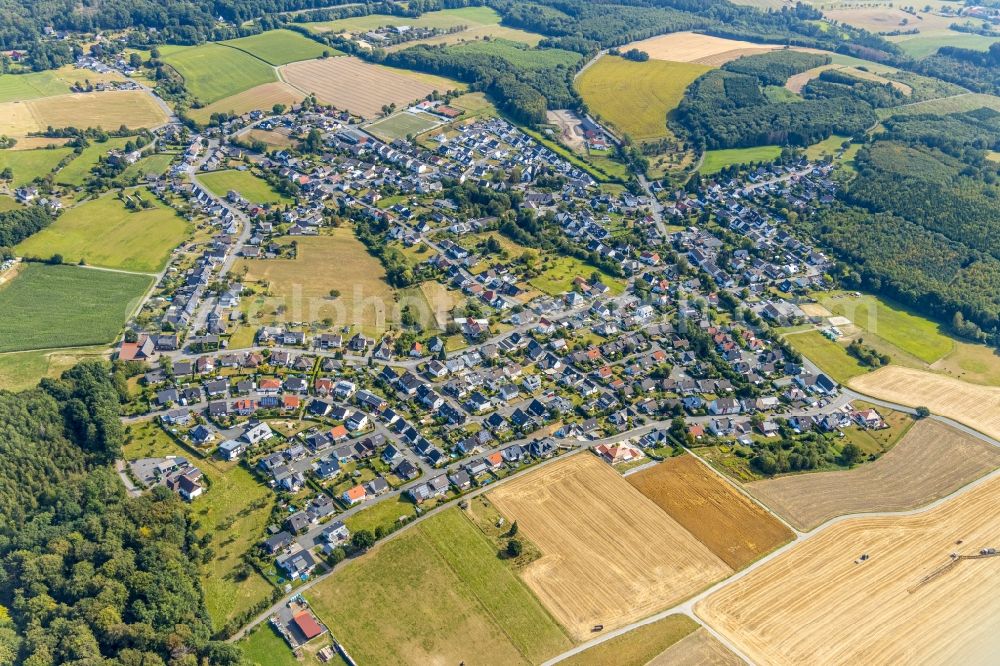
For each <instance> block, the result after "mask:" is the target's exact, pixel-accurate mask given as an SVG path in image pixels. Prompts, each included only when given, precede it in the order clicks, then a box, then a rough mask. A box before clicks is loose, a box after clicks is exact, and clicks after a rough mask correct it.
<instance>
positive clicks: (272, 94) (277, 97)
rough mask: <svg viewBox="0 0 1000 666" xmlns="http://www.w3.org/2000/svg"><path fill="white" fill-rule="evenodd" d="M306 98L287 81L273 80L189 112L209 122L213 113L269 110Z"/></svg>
mask: <svg viewBox="0 0 1000 666" xmlns="http://www.w3.org/2000/svg"><path fill="white" fill-rule="evenodd" d="M303 99H305V94H303V93H302V91H300V90H296V89H295V88H293V87H292V86H290V85H288V84H287V83H282V82H280V81H272V82H271V83H264V84H261V85H259V86H254V87H253V88H250V89H249V90H244V91H243V92H239V93H236V94H235V95H230V96H229V97H224V98H222V99H220V100H218V101H217V102H212V103H211V104H208V105H206V106H203V107H201V108H200V109H191V111H189V112H188V115H190V116H191V117H192V118H194V119H195V120H196V121H198V122H199V123H207V122H208V121H209V119H210V118H211V117H212V114H213V113H233V114H236V115H242V114H244V113H247V112H248V111H254V110H257V109H261V110H265V111H269V110H270V109H271V107H273V106H274V105H275V104H284V105H285V106H291V105H292V104H298V103H299V102H301V101H302V100H303Z"/></svg>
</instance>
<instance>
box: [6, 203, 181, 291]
mask: <svg viewBox="0 0 1000 666" xmlns="http://www.w3.org/2000/svg"><path fill="white" fill-rule="evenodd" d="M127 194H128V195H129V196H133V195H135V194H139V195H140V196H141V197H142V200H144V201H148V202H150V203H151V204H152V206H151V207H150V208H146V209H137V210H128V209H127V208H126V207H125V204H124V203H123V202H122V201H121V200H120V199H118V197H117V196H115V195H114V194H106V195H104V196H102V197H100V198H98V199H94V200H91V201H87V202H84V203H82V204H80V205H78V206H74V207H73V208H70V209H68V210H66V211H64V212H63V214H62V215H60V216H59V218H58V219H56V221H55V222H53V223H52V224H51V225H49V226H48V227H46V228H45V229H43V230H41V231H39V232H38V233H37V234H35V235H33V236H31V237H29V238H28V239H27V240H25V241H24V242H22V243H21V244H20V245H18V246H17V248H16V250H17V253H18V254H19V255H21V256H26V257H38V258H41V259H47V258H48V257H51V256H52V255H53V254H61V255H63V259H64V260H65V261H66V262H67V263H74V264H75V263H78V262H80V261H81V260H82V261H83V262H84V263H86V264H88V265H93V266H102V267H105V268H118V269H121V270H126V271H136V272H142V273H156V272H158V271H160V270H161V269H162V268H163V267H164V266H165V265H166V263H167V261H168V260H169V258H170V253H171V252H172V251H173V249H174V248H176V247H177V246H178V245H180V244H181V242H183V241H184V239H185V238H186V237H187V235H188V234H189V233H190V232H191V225H190V223H189V222H187V221H186V220H185V219H184V218H183V217H181V216H180V215H179V214H178V213H177V212H176V211H174V210H173V209H172V208H169V207H167V206H165V205H164V204H162V203H161V202H160V201H159V200H158V199H156V198H155V197H154V196H153V194H152V193H151V192H149V190H147V189H145V188H139V189H136V190H128V191H127Z"/></svg>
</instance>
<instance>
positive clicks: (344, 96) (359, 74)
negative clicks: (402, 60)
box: [281, 56, 465, 118]
mask: <svg viewBox="0 0 1000 666" xmlns="http://www.w3.org/2000/svg"><path fill="white" fill-rule="evenodd" d="M281 73H282V76H283V77H284V79H285V80H286V81H287V82H288V83H290V84H292V85H293V86H295V87H296V88H298V89H299V90H302V91H304V92H308V93H315V94H316V97H317V99H318V100H319V101H320V102H322V103H323V104H332V105H333V106H335V107H337V108H338V109H346V110H347V111H350V112H351V113H353V114H356V115H359V116H362V117H365V118H373V117H375V116H377V115H379V114H380V113H381V110H382V107H383V106H384V105H387V104H391V103H395V104H396V105H397V106H404V105H407V104H410V103H411V102H414V101H416V100H418V99H422V98H424V97H426V96H427V95H428V94H429V93H431V92H433V91H435V90H437V91H438V92H445V91H446V90H460V89H464V87H465V86H464V85H463V84H461V83H458V82H457V81H452V80H450V79H445V78H442V77H436V76H430V75H428V74H415V73H413V72H408V71H406V70H403V69H394V68H392V67H384V66H382V65H373V64H370V63H367V62H364V61H363V60H360V59H359V58H355V57H353V56H343V57H339V58H327V59H326V60H306V61H303V62H296V63H292V64H290V65H285V66H284V67H282V68H281ZM358 81H364V82H365V85H364V86H359V85H357V82H358Z"/></svg>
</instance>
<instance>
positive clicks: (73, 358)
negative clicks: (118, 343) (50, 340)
mask: <svg viewBox="0 0 1000 666" xmlns="http://www.w3.org/2000/svg"><path fill="white" fill-rule="evenodd" d="M106 357H107V350H105V349H102V348H100V347H90V348H84V349H59V350H57V351H26V352H12V353H8V354H0V389H3V390H6V391H23V390H24V389H29V388H32V387H34V386H36V385H38V382H39V381H40V380H41V379H42V378H43V377H58V376H59V375H61V374H62V373H63V372H64V371H65V370H69V369H70V368H72V367H73V366H74V365H76V364H77V363H79V362H80V361H82V360H84V359H89V358H106Z"/></svg>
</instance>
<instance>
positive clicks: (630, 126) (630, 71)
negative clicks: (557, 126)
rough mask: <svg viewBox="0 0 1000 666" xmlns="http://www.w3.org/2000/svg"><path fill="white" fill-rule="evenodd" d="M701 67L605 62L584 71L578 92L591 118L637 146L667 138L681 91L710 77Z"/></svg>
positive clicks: (619, 60) (655, 62) (618, 60)
mask: <svg viewBox="0 0 1000 666" xmlns="http://www.w3.org/2000/svg"><path fill="white" fill-rule="evenodd" d="M709 69H711V68H710V67H707V66H705V65H698V64H691V63H680V62H664V61H662V60H649V61H647V62H633V61H631V60H626V59H625V58H620V57H617V56H610V55H609V56H604V57H602V58H601V59H600V60H598V61H597V62H596V63H594V64H593V65H591V66H590V67H588V68H587V70H586V71H584V72H583V73H582V74H581V75H580V77H579V78H578V79H577V81H576V88H577V90H578V91H579V92H580V95H581V96H582V97H583V100H584V101H585V102H586V103H587V106H588V107H589V108H590V110H591V111H592V112H593V113H596V114H597V115H598V116H599V117H600V118H601V119H603V120H606V121H607V122H609V123H610V124H611V125H613V126H614V127H615V128H616V129H618V131H619V132H622V133H624V134H628V135H629V136H631V137H632V139H634V140H635V141H640V142H641V141H646V140H649V139H660V138H663V137H666V136H670V134H671V133H670V130H668V129H667V115H668V114H669V113H670V112H671V111H673V110H674V109H675V108H677V105H678V104H680V102H681V99H682V98H683V97H684V91H685V90H687V87H688V86H689V85H690V84H691V83H692V82H693V81H694V80H695V79H697V78H698V77H699V76H701V75H702V74H704V73H705V72H707V71H709Z"/></svg>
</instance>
